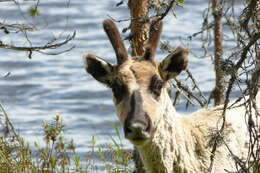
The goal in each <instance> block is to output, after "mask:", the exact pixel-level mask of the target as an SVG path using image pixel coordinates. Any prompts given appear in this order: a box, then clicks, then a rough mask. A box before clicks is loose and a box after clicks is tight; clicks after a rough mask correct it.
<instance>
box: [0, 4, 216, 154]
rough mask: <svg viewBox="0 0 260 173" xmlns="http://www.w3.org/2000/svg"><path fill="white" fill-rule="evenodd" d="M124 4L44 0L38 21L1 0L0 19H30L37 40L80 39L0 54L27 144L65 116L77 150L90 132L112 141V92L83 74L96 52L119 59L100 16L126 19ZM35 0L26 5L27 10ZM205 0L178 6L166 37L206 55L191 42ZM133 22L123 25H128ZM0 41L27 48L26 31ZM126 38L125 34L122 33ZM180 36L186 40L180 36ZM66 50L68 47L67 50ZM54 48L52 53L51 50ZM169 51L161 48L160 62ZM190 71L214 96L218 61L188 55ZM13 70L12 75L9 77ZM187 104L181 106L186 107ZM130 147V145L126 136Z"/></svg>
mask: <svg viewBox="0 0 260 173" xmlns="http://www.w3.org/2000/svg"><path fill="white" fill-rule="evenodd" d="M117 2H118V1H113V0H99V1H95V0H71V1H70V4H69V5H67V1H65V0H59V1H57V0H56V1H54V0H44V1H41V5H40V7H39V11H40V16H39V17H36V18H35V19H33V18H31V17H28V16H27V14H25V13H24V17H21V15H20V14H21V11H20V10H19V9H18V7H17V6H15V5H13V4H11V3H1V4H0V5H1V6H0V16H1V18H0V22H9V23H16V22H19V23H21V22H25V23H28V22H32V23H34V24H35V25H37V28H38V29H39V30H38V31H35V32H33V33H30V34H29V35H28V36H29V37H30V38H31V40H32V41H33V43H34V44H35V45H42V44H45V43H46V42H47V41H48V40H49V39H50V38H52V36H53V35H55V36H59V35H60V34H61V35H62V36H63V38H65V36H66V35H67V34H72V33H73V31H74V30H75V31H76V32H77V35H76V39H75V40H74V41H72V42H71V43H70V44H69V45H67V48H68V47H69V46H72V45H75V46H76V48H75V49H73V50H72V51H70V52H67V53H65V54H62V55H57V56H47V55H44V54H37V53H35V54H33V59H31V60H29V59H28V58H27V54H26V53H24V52H15V51H10V50H4V49H1V55H0V56H1V58H0V67H1V68H0V99H1V102H2V103H3V104H4V105H5V108H6V110H7V112H8V114H9V116H10V118H11V119H12V120H13V122H14V124H15V126H16V128H17V129H18V131H19V132H20V133H21V134H22V135H23V136H24V137H25V138H26V139H28V140H29V141H35V140H40V139H41V136H40V135H41V134H42V130H41V124H42V122H43V121H45V120H50V119H52V117H53V116H54V115H55V114H57V113H59V114H60V115H61V116H62V117H63V120H64V122H65V125H66V131H67V134H68V135H67V136H68V137H69V138H73V139H74V141H75V143H76V144H77V148H78V150H77V151H78V152H80V153H85V152H88V151H89V142H90V140H91V136H93V135H95V136H97V139H98V143H99V144H100V145H102V144H105V143H107V142H108V141H109V142H111V139H110V136H111V135H112V136H114V135H115V132H114V130H113V129H112V127H111V122H114V123H116V124H118V125H119V123H118V121H117V118H116V116H115V112H114V107H113V104H112V99H111V92H110V90H109V89H107V88H105V87H104V86H102V85H101V84H99V83H97V82H96V81H95V80H93V78H91V76H89V75H87V74H86V73H85V70H84V68H83V62H82V55H83V54H84V53H86V52H93V53H96V54H97V55H99V56H101V57H103V58H104V59H106V60H109V61H110V62H115V55H114V52H113V49H112V47H111V45H110V44H109V41H108V39H107V38H106V35H105V33H104V32H103V30H102V21H103V20H104V19H105V18H107V15H108V14H109V15H110V16H113V17H114V18H117V19H126V18H128V15H129V12H128V9H127V7H126V4H125V5H123V6H120V7H119V8H116V7H115V4H116V3H117ZM30 6H31V3H30V2H27V3H26V4H22V5H21V7H20V8H21V10H22V11H24V12H26V11H27V10H28V8H29V7H30ZM206 7H207V3H206V1H203V0H196V1H194V0H193V1H191V0H187V1H186V2H185V5H184V8H182V7H178V8H177V9H176V16H177V18H175V17H174V16H173V15H169V16H168V17H167V19H166V20H165V23H164V30H163V35H162V40H167V41H169V42H170V43H171V45H172V46H174V47H176V46H178V45H180V44H184V46H187V47H189V48H190V49H191V50H193V51H194V52H195V53H197V54H199V55H200V54H202V50H201V48H200V42H199V40H198V39H193V40H192V41H188V39H187V37H188V36H189V35H191V34H193V33H194V32H197V31H199V30H200V25H201V16H202V11H203V9H204V8H206ZM128 24H129V23H128V22H122V23H119V24H118V26H119V27H120V28H121V29H122V28H124V27H127V26H128ZM0 36H1V40H2V41H5V42H7V43H13V44H18V45H21V46H24V45H26V44H25V43H26V41H25V40H24V37H23V35H22V34H18V35H17V34H13V36H12V37H11V39H9V38H10V37H9V35H5V34H3V32H2V31H1V30H0ZM124 36H125V35H124ZM180 38H181V39H180ZM65 48H66V47H65ZM53 52H55V51H50V53H53ZM164 56H166V53H164V52H162V51H159V52H158V57H157V58H158V59H161V58H163V57H164ZM189 67H190V70H191V71H192V73H193V74H194V77H195V78H196V79H197V81H198V83H199V85H200V87H201V89H202V90H203V92H204V93H209V92H210V91H211V90H212V88H213V84H214V73H213V66H212V63H211V61H210V59H209V58H208V59H198V58H195V57H194V56H193V55H190V66H189ZM8 72H10V73H11V74H10V76H9V77H6V78H4V77H3V76H4V75H5V74H6V73H8ZM184 107H185V106H184V104H181V105H180V106H179V107H178V111H181V112H185V110H184ZM124 142H125V144H126V148H130V147H131V145H130V144H129V143H128V142H127V141H126V140H124Z"/></svg>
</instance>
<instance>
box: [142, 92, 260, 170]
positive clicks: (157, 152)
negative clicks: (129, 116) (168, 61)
mask: <svg viewBox="0 0 260 173" xmlns="http://www.w3.org/2000/svg"><path fill="white" fill-rule="evenodd" d="M259 97H260V94H258V100H257V106H258V111H260V110H259V108H260V105H259V101H260V99H259ZM162 99H164V101H163V102H164V110H163V112H161V115H160V116H161V119H160V120H159V121H158V124H157V126H156V130H155V133H154V137H153V138H152V140H151V141H150V142H147V143H146V144H144V145H142V146H139V147H138V151H139V153H140V155H141V157H142V160H143V163H144V165H145V169H146V171H147V173H207V172H208V168H209V165H210V154H211V150H212V146H211V147H210V146H209V144H208V142H209V139H210V137H209V136H210V134H211V133H212V132H213V131H214V129H216V128H220V125H221V124H222V117H221V115H222V111H221V109H220V107H217V108H214V109H211V110H209V109H201V110H199V111H197V112H195V113H192V114H191V115H187V116H182V115H179V114H178V113H177V112H176V111H175V108H174V107H173V105H172V101H171V99H170V98H169V96H168V94H167V93H166V91H164V92H163V95H162ZM245 121H246V117H245V108H244V106H241V107H237V108H233V109H230V110H227V112H226V127H225V136H226V138H225V139H224V141H225V143H226V144H227V145H228V147H229V148H230V149H231V151H232V152H233V154H235V155H236V156H238V157H239V158H240V159H246V158H245V157H246V156H247V151H248V146H247V142H248V130H247V125H246V122H245ZM217 126H219V127H217ZM258 126H259V122H258ZM234 163H235V162H234V160H233V159H232V157H231V154H230V152H229V151H228V149H227V147H226V146H225V145H224V144H223V145H221V146H219V147H218V148H217V151H216V155H215V159H214V166H213V170H212V173H226V171H225V170H224V169H226V170H228V171H235V170H236V167H235V164H234Z"/></svg>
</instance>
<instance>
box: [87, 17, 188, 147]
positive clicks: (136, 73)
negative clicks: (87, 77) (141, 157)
mask: <svg viewBox="0 0 260 173" xmlns="http://www.w3.org/2000/svg"><path fill="white" fill-rule="evenodd" d="M103 27H104V30H105V32H106V33H107V35H108V38H109V40H110V42H111V44H112V46H113V48H114V50H115V53H116V57H117V65H111V64H110V63H108V62H107V61H105V60H103V59H101V58H99V57H97V56H96V55H93V54H86V55H84V61H85V64H86V71H87V72H88V73H89V74H91V75H92V76H93V77H94V78H95V79H96V80H97V81H99V82H101V83H103V84H105V85H106V86H108V87H109V88H111V89H112V91H113V100H114V103H115V106H116V111H117V115H118V118H119V119H120V121H121V123H122V125H123V127H124V133H125V137H126V138H127V139H129V140H130V141H131V142H132V143H133V144H134V145H142V144H144V143H145V142H146V141H148V140H149V139H151V138H152V136H153V133H154V130H155V129H156V125H157V123H158V121H159V120H160V119H161V118H162V116H163V113H164V111H165V104H166V103H165V97H168V93H167V83H168V82H167V81H169V80H170V79H172V78H174V77H176V76H177V75H178V74H179V73H180V72H181V71H182V70H184V69H186V68H187V64H188V58H187V55H188V50H187V49H184V48H180V47H178V48H177V49H176V50H175V51H174V52H173V53H172V54H170V55H169V56H167V57H166V58H165V59H164V60H163V61H162V62H155V61H154V56H155V53H156V48H157V45H158V42H159V40H160V35H161V31H162V23H161V22H156V23H155V22H154V23H152V24H151V27H150V33H149V40H148V44H147V45H146V47H145V48H146V51H145V53H144V55H143V56H142V57H138V58H137V57H130V56H129V55H128V53H127V51H126V48H125V46H124V43H123V41H122V39H121V37H120V34H119V32H118V30H117V27H116V25H115V24H114V23H113V22H112V21H111V20H105V21H104V22H103Z"/></svg>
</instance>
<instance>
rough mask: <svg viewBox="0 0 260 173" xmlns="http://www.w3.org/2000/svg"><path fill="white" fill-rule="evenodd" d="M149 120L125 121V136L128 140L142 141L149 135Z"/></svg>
mask: <svg viewBox="0 0 260 173" xmlns="http://www.w3.org/2000/svg"><path fill="white" fill-rule="evenodd" d="M150 126H151V125H150V122H139V121H137V122H128V123H125V126H124V132H125V137H126V138H127V139H129V140H130V141H144V140H146V139H148V138H150V136H151V134H150V133H151V127H150Z"/></svg>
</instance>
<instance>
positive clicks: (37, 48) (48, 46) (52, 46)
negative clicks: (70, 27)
mask: <svg viewBox="0 0 260 173" xmlns="http://www.w3.org/2000/svg"><path fill="white" fill-rule="evenodd" d="M75 36H76V32H75V31H74V33H73V35H69V36H68V37H67V38H66V39H65V40H64V41H62V42H60V43H53V42H51V43H50V42H49V43H47V44H45V45H43V46H31V47H20V46H14V45H9V44H4V43H3V42H1V41H0V48H3V49H12V50H17V51H27V52H29V58H31V56H30V54H31V53H32V52H33V51H37V52H41V50H46V49H56V48H58V47H61V46H63V45H65V44H67V43H68V42H69V41H71V40H72V39H74V38H75ZM68 50H71V48H69V49H68ZM66 51H67V50H65V51H62V52H60V53H64V52H66Z"/></svg>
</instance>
